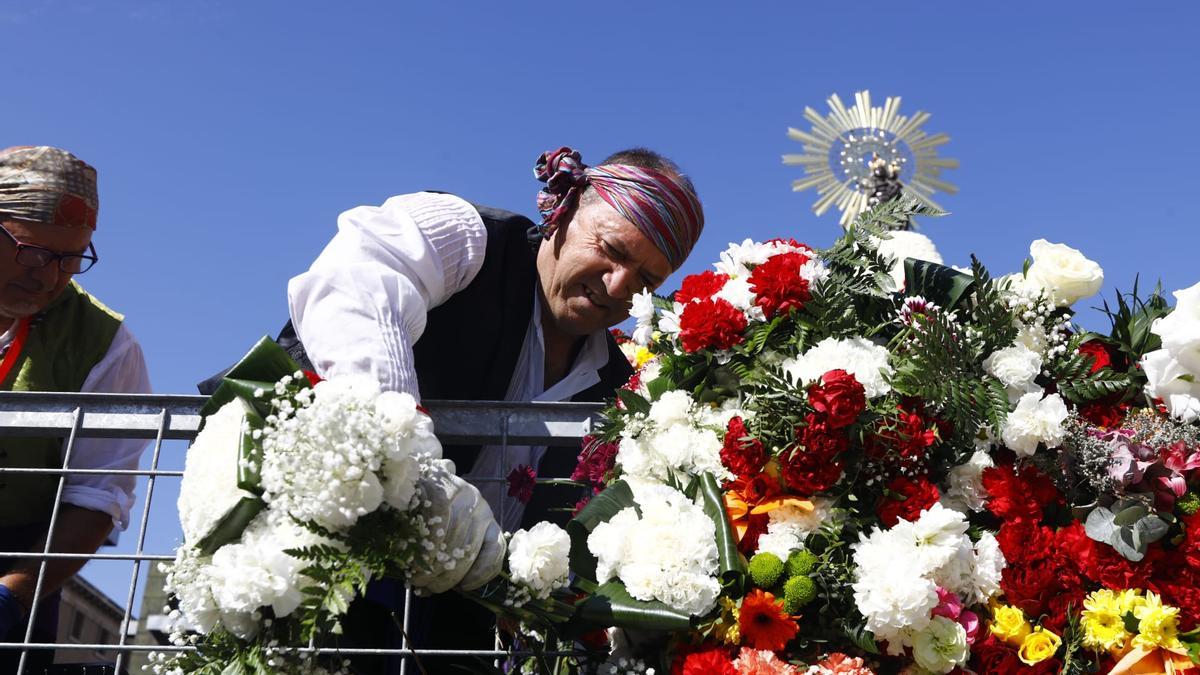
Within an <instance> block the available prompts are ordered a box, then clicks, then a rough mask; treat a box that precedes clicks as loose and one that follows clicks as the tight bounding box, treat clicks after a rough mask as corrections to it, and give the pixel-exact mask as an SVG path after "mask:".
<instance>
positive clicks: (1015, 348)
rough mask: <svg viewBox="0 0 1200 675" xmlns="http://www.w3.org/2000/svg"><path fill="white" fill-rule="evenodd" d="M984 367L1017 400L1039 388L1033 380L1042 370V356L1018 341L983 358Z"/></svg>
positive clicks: (1012, 398)
mask: <svg viewBox="0 0 1200 675" xmlns="http://www.w3.org/2000/svg"><path fill="white" fill-rule="evenodd" d="M983 369H984V371H985V372H987V374H989V375H991V376H992V377H994V378H996V379H997V380H1000V382H1001V383H1002V384H1003V385H1004V387H1005V388H1006V389H1007V390H1008V396H1009V398H1010V399H1011V400H1013V401H1014V402H1015V401H1016V400H1017V399H1018V398H1020V397H1021V395H1023V394H1028V393H1029V392H1032V391H1037V390H1038V386H1037V385H1036V384H1034V382H1033V381H1034V380H1035V379H1036V378H1037V376H1038V375H1039V374H1040V373H1041V372H1042V357H1041V355H1039V354H1038V353H1037V352H1035V351H1033V350H1031V349H1030V348H1029V347H1027V346H1025V345H1023V344H1019V343H1018V344H1014V345H1012V346H1011V347H1005V348H1004V349H999V350H997V351H995V352H992V354H991V355H990V356H988V357H987V358H986V359H984V360H983Z"/></svg>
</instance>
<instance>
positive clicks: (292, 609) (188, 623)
mask: <svg viewBox="0 0 1200 675" xmlns="http://www.w3.org/2000/svg"><path fill="white" fill-rule="evenodd" d="M280 373H284V374H282V375H281V374H280ZM204 413H205V417H204V426H203V428H202V431H201V432H200V433H199V435H198V436H197V438H196V441H195V442H194V443H193V444H192V446H191V447H190V448H189V450H188V453H187V460H186V466H185V470H184V477H183V482H182V486H181V489H180V496H179V514H180V522H181V524H182V526H183V535H184V540H183V543H182V545H181V546H180V547H179V548H178V550H177V552H176V558H175V561H174V562H173V563H172V564H170V565H168V566H166V572H167V590H168V592H169V593H170V594H171V595H172V596H173V597H174V599H175V601H176V603H177V605H178V607H177V609H175V610H173V611H172V612H171V615H172V617H173V618H174V619H175V620H176V630H175V631H174V634H173V635H172V641H173V642H174V643H175V644H177V645H194V646H196V647H197V649H196V650H194V651H187V652H180V653H177V654H175V655H174V656H171V657H168V656H167V655H165V654H158V655H156V656H155V657H154V659H153V665H154V669H155V671H156V672H160V673H193V672H212V673H218V672H247V673H251V672H253V673H343V672H350V671H349V670H347V668H348V663H346V662H344V661H343V660H342V659H340V658H337V654H336V648H337V645H338V642H339V635H340V633H341V625H340V619H341V617H342V616H343V615H344V614H345V613H346V612H347V610H348V609H349V607H350V603H351V602H352V601H353V600H354V599H355V598H357V597H359V596H361V595H363V594H364V593H365V592H366V588H367V584H368V583H369V582H370V581H372V580H374V579H380V578H385V577H388V578H395V579H401V580H404V581H407V582H408V583H409V584H411V585H412V587H413V588H414V590H415V591H416V592H417V593H441V592H446V591H449V590H451V589H456V590H458V591H459V592H463V593H466V594H468V595H471V594H475V597H477V599H479V600H480V601H481V602H484V603H485V604H488V602H487V599H488V598H495V597H496V595H497V594H500V596H501V597H506V598H507V599H508V602H509V604H510V605H512V606H513V607H514V611H516V608H520V607H523V606H524V605H526V604H530V605H535V606H534V607H533V608H532V609H530V610H528V612H532V613H533V614H532V616H534V617H536V616H537V613H536V611H537V609H538V607H537V606H536V605H537V603H535V602H534V599H537V600H540V601H546V602H548V601H549V595H550V592H551V591H554V590H558V589H560V588H562V587H563V586H565V584H566V573H567V557H566V556H567V552H566V541H567V534H566V532H564V531H562V529H561V528H558V527H556V526H553V525H550V524H548V523H543V524H541V525H539V526H537V527H534V528H533V529H532V530H531V531H530V532H524V531H522V532H518V533H516V535H514V536H513V537H512V541H511V545H510V544H509V542H508V539H507V538H506V536H505V535H504V534H503V533H502V532H501V530H500V527H499V525H498V524H497V522H496V520H495V519H494V518H493V516H492V511H491V508H490V507H489V506H488V504H487V502H486V501H485V500H484V499H483V498H482V496H481V495H480V493H479V491H478V490H477V489H476V488H475V487H474V486H473V485H471V484H469V483H467V482H466V481H464V480H463V479H461V478H459V477H458V476H456V475H455V474H454V465H453V463H451V462H450V461H449V460H446V459H442V449H441V445H440V443H439V442H438V440H437V437H436V436H435V435H434V433H433V423H432V421H431V420H430V418H429V416H428V415H427V414H426V413H425V412H424V411H423V409H422V408H421V407H420V406H419V405H417V403H416V401H415V400H414V399H413V397H412V396H410V395H409V394H404V393H396V392H385V391H380V389H379V386H378V384H376V383H375V382H374V381H372V380H369V379H362V378H335V379H331V380H325V381H320V380H319V378H317V377H316V376H315V375H312V374H307V375H306V374H305V373H304V372H302V371H299V370H298V369H297V368H296V366H295V364H294V363H292V362H291V361H290V359H288V358H287V357H286V354H284V353H283V352H282V350H281V349H280V348H278V347H277V346H275V345H274V343H272V342H270V341H269V340H266V339H264V341H262V342H260V343H259V345H258V346H256V347H255V349H254V350H252V351H251V352H250V354H248V355H247V356H246V357H245V358H244V359H243V360H242V361H241V362H239V364H238V365H237V366H235V367H234V368H233V369H232V370H231V371H230V373H229V374H228V375H227V376H226V377H225V380H224V383H223V384H222V385H221V388H220V389H218V391H217V392H216V393H215V394H214V396H213V397H212V399H211V400H210V401H209V403H208V404H207V406H206V408H205V410H204ZM506 552H507V553H508V554H509V557H508V560H507V564H506V559H505V558H506V556H505V554H506ZM506 567H507V568H508V571H507V572H506V571H505V568H506ZM542 604H545V602H543V603H542ZM489 606H491V605H489ZM500 609H501V608H500V607H497V610H498V611H500ZM297 645H309V646H310V647H312V648H311V649H307V650H301V649H295V648H294V647H295V646H297Z"/></svg>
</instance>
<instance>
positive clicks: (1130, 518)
mask: <svg viewBox="0 0 1200 675" xmlns="http://www.w3.org/2000/svg"><path fill="white" fill-rule="evenodd" d="M1148 513H1150V509H1147V508H1146V507H1145V506H1142V505H1141V504H1136V505H1134V506H1130V507H1128V508H1125V509H1122V510H1121V511H1120V512H1119V513H1117V514H1116V516H1115V517H1114V518H1113V521H1112V522H1113V524H1114V525H1118V526H1125V525H1133V524H1134V523H1136V522H1137V521H1139V520H1141V519H1142V518H1144V517H1145V516H1146V514H1148Z"/></svg>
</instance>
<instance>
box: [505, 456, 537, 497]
mask: <svg viewBox="0 0 1200 675" xmlns="http://www.w3.org/2000/svg"><path fill="white" fill-rule="evenodd" d="M534 485H537V472H536V471H534V470H533V467H532V466H526V465H524V464H522V465H520V466H518V467H517V468H515V469H513V470H512V471H510V472H509V474H508V496H509V497H516V498H517V500H518V501H520V502H521V503H522V504H528V503H529V500H530V499H532V498H533V486H534Z"/></svg>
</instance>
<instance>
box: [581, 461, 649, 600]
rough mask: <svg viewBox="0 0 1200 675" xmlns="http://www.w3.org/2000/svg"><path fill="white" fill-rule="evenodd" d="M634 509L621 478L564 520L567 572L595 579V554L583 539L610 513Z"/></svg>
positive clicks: (626, 487)
mask: <svg viewBox="0 0 1200 675" xmlns="http://www.w3.org/2000/svg"><path fill="white" fill-rule="evenodd" d="M631 506H632V507H634V508H636V503H635V502H634V500H633V490H631V489H630V488H629V484H628V483H626V482H625V481H623V480H619V481H616V482H614V483H613V484H612V485H609V486H608V487H607V488H605V490H604V491H603V492H601V493H600V494H598V495H596V496H595V497H592V499H591V501H589V502H588V503H587V505H586V506H584V507H583V508H582V509H581V510H580V511H579V514H578V515H576V516H575V517H574V518H572V519H571V521H570V522H568V523H567V534H568V535H570V537H571V552H570V556H569V557H570V560H571V571H572V572H574V573H575V574H576V575H578V576H579V577H580V578H583V579H587V580H589V581H591V582H593V583H595V581H596V557H595V556H594V555H592V552H591V551H589V550H588V546H587V538H588V535H590V534H591V533H592V530H594V529H596V526H597V525H599V524H600V523H606V522H608V521H609V520H610V519H611V518H612V517H613V516H615V515H617V514H618V513H620V512H621V511H622V510H623V509H627V508H629V507H631Z"/></svg>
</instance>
